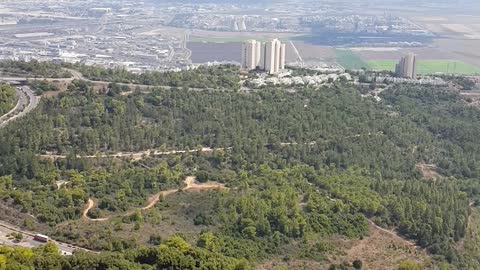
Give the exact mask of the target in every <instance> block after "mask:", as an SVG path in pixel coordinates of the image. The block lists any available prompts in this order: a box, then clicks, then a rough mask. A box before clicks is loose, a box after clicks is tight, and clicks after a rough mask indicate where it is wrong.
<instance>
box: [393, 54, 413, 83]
mask: <svg viewBox="0 0 480 270" xmlns="http://www.w3.org/2000/svg"><path fill="white" fill-rule="evenodd" d="M395 76H396V77H399V78H407V79H414V78H415V77H416V76H417V57H416V56H415V54H413V53H409V54H408V55H406V56H404V57H402V58H401V59H400V62H398V64H396V65H395Z"/></svg>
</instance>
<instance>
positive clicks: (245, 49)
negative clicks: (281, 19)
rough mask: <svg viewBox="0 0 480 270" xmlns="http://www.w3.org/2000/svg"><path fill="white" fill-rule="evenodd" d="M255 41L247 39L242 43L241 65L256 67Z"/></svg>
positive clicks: (249, 67)
mask: <svg viewBox="0 0 480 270" xmlns="http://www.w3.org/2000/svg"><path fill="white" fill-rule="evenodd" d="M257 51H258V50H257V41H255V40H249V41H247V42H244V43H243V44H242V67H243V68H246V69H256V68H257V64H258V59H259V58H260V56H259V55H258V56H257V53H258V52H257Z"/></svg>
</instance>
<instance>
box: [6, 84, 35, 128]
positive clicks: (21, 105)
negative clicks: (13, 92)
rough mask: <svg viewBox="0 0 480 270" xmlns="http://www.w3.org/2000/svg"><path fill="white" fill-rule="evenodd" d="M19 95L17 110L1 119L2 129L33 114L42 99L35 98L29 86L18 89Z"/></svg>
mask: <svg viewBox="0 0 480 270" xmlns="http://www.w3.org/2000/svg"><path fill="white" fill-rule="evenodd" d="M17 95H18V97H19V99H18V103H17V106H16V110H15V111H13V112H10V113H8V114H6V115H3V116H2V117H1V118H0V128H3V127H5V126H6V125H7V124H9V123H10V122H12V121H15V120H16V119H18V118H20V117H23V116H25V115H26V114H27V113H29V112H31V111H32V110H33V109H35V108H36V107H37V106H38V103H39V101H40V97H37V96H35V94H34V93H33V91H32V89H30V87H28V86H22V87H17Z"/></svg>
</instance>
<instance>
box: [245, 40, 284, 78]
mask: <svg viewBox="0 0 480 270" xmlns="http://www.w3.org/2000/svg"><path fill="white" fill-rule="evenodd" d="M285 53H286V45H285V44H282V43H281V42H280V41H279V40H278V39H273V40H271V41H268V42H265V43H261V42H258V41H255V40H249V41H247V42H245V43H243V44H242V67H243V68H245V69H248V70H252V69H259V70H263V71H265V72H268V73H270V74H276V73H278V72H279V71H280V70H283V69H285Z"/></svg>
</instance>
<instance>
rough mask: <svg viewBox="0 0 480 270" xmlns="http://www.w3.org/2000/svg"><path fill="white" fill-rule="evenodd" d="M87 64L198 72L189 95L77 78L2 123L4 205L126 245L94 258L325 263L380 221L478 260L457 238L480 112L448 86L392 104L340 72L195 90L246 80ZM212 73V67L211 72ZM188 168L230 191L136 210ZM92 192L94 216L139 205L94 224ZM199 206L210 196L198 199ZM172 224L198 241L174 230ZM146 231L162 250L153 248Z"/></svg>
mask: <svg viewBox="0 0 480 270" xmlns="http://www.w3.org/2000/svg"><path fill="white" fill-rule="evenodd" d="M82 68H83V70H82V72H83V73H84V74H85V75H86V76H88V77H89V78H91V79H102V80H112V81H116V82H140V83H144V84H152V85H161V84H169V83H171V82H172V81H175V80H177V79H178V80H180V81H185V80H186V79H188V84H183V85H182V84H170V85H172V86H178V87H183V88H184V89H177V88H172V89H162V88H156V89H153V90H152V91H151V92H149V93H141V92H138V93H133V94H130V95H119V94H118V93H117V92H115V91H113V90H112V89H110V91H111V92H108V93H106V94H104V93H98V92H96V91H94V89H93V87H92V86H91V85H90V84H88V83H85V82H81V81H75V82H73V83H72V84H71V85H70V87H69V90H68V91H66V92H64V93H60V94H59V95H58V96H56V97H50V98H43V99H42V102H41V104H40V105H39V107H38V108H37V109H36V111H35V113H32V114H29V115H28V116H26V117H25V118H22V119H20V120H19V121H16V122H14V123H12V124H10V125H8V126H7V127H5V128H3V129H1V130H0V141H2V142H4V143H2V144H0V164H1V166H0V176H1V177H0V198H1V199H2V200H3V202H4V204H5V205H8V206H9V207H11V208H12V209H14V210H15V211H18V212H21V213H28V214H31V215H33V216H34V217H35V220H33V221H28V220H27V221H28V222H27V221H24V220H22V221H20V222H19V223H24V224H23V225H25V224H26V223H31V222H33V223H35V224H37V225H43V226H46V227H47V228H48V229H47V230H48V232H49V233H50V234H51V235H53V236H54V237H56V238H58V239H60V240H63V241H67V242H72V243H76V244H81V245H83V246H86V247H90V248H93V249H97V250H109V251H115V252H119V253H116V254H113V253H112V254H110V253H107V254H102V255H98V256H94V257H92V259H91V260H92V261H94V262H93V263H100V261H101V260H107V261H109V262H108V263H107V262H102V263H106V264H107V265H110V264H109V263H110V260H113V259H112V257H109V256H113V257H114V258H118V260H116V262H115V263H117V262H118V263H122V264H123V263H124V265H125V266H115V265H116V264H114V262H111V263H113V265H114V266H112V267H117V268H119V269H124V268H122V267H132V268H128V269H136V268H134V267H138V264H143V266H142V267H144V268H143V269H150V268H148V267H154V268H157V269H164V268H169V267H170V269H196V268H190V267H191V266H190V265H195V267H200V268H201V265H204V264H206V265H208V266H205V267H204V268H206V269H215V268H214V267H213V266H212V265H213V264H215V265H220V266H217V269H248V268H245V267H249V265H250V264H247V263H245V260H247V261H249V262H251V263H252V264H255V263H256V262H258V261H261V260H264V259H268V258H272V256H283V257H288V256H291V257H293V258H303V259H308V260H314V261H325V260H326V258H328V256H329V255H330V254H331V253H335V252H336V250H335V247H334V246H331V245H329V244H328V239H329V238H331V237H333V236H341V237H343V238H345V239H358V238H362V237H365V236H367V235H368V228H369V220H368V219H370V220H373V221H374V222H375V223H376V224H378V225H381V226H384V227H386V228H390V229H394V230H397V231H398V233H400V234H401V235H402V236H404V237H406V238H408V239H412V240H413V241H415V242H416V243H417V244H418V245H419V246H421V247H422V248H425V249H426V250H428V251H429V252H430V253H431V254H434V255H435V256H434V257H435V259H436V261H437V262H439V263H440V262H447V263H449V264H451V266H452V267H457V268H458V269H465V267H466V266H467V265H468V262H469V261H470V257H469V256H470V255H468V254H464V253H462V252H461V251H459V249H457V248H456V246H457V244H458V243H460V242H461V241H462V239H464V237H465V236H466V235H468V234H467V233H468V223H469V222H468V221H469V220H470V218H469V215H470V210H469V206H470V204H471V202H472V201H475V200H476V199H478V195H479V193H480V183H479V182H478V180H477V179H478V177H479V173H480V169H479V164H478V161H479V160H480V156H479V155H480V151H479V150H480V149H479V147H480V146H479V143H478V142H477V140H476V137H477V136H476V135H477V134H479V133H480V130H479V129H480V111H479V110H478V109H476V108H473V107H469V106H466V105H465V103H464V102H463V101H462V100H461V98H460V97H459V96H458V95H457V94H455V93H452V92H450V91H449V90H448V89H447V88H430V87H423V86H403V85H397V86H394V87H391V88H389V89H388V90H387V91H385V92H384V93H383V94H382V101H380V102H377V101H375V100H374V99H370V98H365V97H362V96H361V94H360V93H359V91H358V89H357V87H356V86H352V85H349V84H344V83H340V82H339V83H337V84H335V85H333V86H331V87H323V88H319V89H314V88H310V87H302V88H296V89H294V91H291V90H292V89H290V91H283V90H280V89H270V88H268V87H267V88H266V89H264V90H262V91H261V92H251V93H245V92H236V91H218V90H217V91H215V90H213V89H209V90H207V89H204V90H203V91H198V89H193V90H192V89H190V90H189V89H188V88H189V87H191V88H229V89H231V87H233V86H232V85H233V84H236V83H238V82H235V80H233V78H234V77H235V76H236V75H234V74H236V73H235V72H236V71H235V70H234V68H233V67H228V66H227V67H221V68H218V69H208V68H205V69H200V70H196V71H187V72H184V73H178V74H173V73H172V74H170V73H164V74H160V73H159V74H156V73H155V74H146V75H132V74H124V73H122V71H118V70H102V69H96V68H90V67H82ZM222 70H223V71H222ZM217 72H223V73H222V74H223V75H219V74H217ZM200 74H204V75H205V74H207V75H206V77H202V79H201V80H200V81H196V78H197V77H198V76H202V75H200ZM222 76H227V77H230V78H231V79H232V80H230V79H227V80H226V81H224V79H225V78H227V77H222ZM205 78H207V79H205ZM208 78H215V79H214V80H210V79H208ZM148 80H152V81H151V83H149V81H148ZM204 80H208V82H205V84H203V82H204ZM209 84H211V85H209ZM200 147H211V148H214V149H217V150H215V151H212V152H206V153H188V152H187V153H182V154H177V155H168V156H157V157H154V156H151V157H148V156H145V157H143V159H141V160H136V161H131V160H129V159H128V158H124V159H123V160H122V159H114V158H82V157H81V156H84V155H95V154H105V153H117V152H135V151H143V150H148V149H156V150H163V151H166V150H187V149H195V148H200ZM40 154H44V155H47V156H48V155H49V154H61V155H65V156H66V158H65V159H58V160H57V159H48V158H45V157H43V158H41V157H40V156H39V155H40ZM418 164H433V165H435V166H436V167H435V168H436V170H437V171H438V173H439V174H441V175H443V176H445V178H440V179H436V181H426V180H423V179H422V175H421V173H420V172H419V171H418V170H417V165H418ZM189 175H195V176H196V177H197V179H198V180H199V181H204V182H205V181H208V180H213V181H218V182H222V183H225V184H226V185H227V187H228V188H229V190H224V191H211V192H207V193H205V194H203V195H195V194H189V193H188V192H178V194H175V196H171V197H169V198H161V199H160V200H159V201H160V202H159V203H158V205H157V206H155V207H154V208H153V209H151V210H148V211H133V210H134V209H139V208H141V207H142V206H143V205H144V204H145V201H146V199H147V198H148V197H150V196H151V195H153V194H156V193H158V192H159V191H162V190H169V189H172V188H173V189H175V188H181V187H182V182H183V179H184V178H185V177H186V176H189ZM59 183H62V184H60V185H59ZM89 198H93V199H95V201H96V206H95V208H94V209H92V210H91V211H90V212H89V215H90V217H92V218H98V217H107V216H112V215H117V216H119V215H121V214H123V213H134V214H132V215H131V216H126V217H122V218H114V219H113V220H111V221H108V222H106V223H105V224H104V225H102V224H100V223H99V225H98V226H93V227H95V228H92V226H89V227H90V228H86V226H84V223H81V222H86V221H80V219H81V216H82V210H83V208H84V206H85V203H86V202H87V200H88V199H89ZM182 198H183V199H184V201H181V200H182ZM195 200H198V202H199V205H201V206H199V207H196V208H194V207H191V206H190V204H191V202H190V201H195ZM175 211H176V212H175ZM172 213H173V214H172ZM82 226H83V227H84V228H82ZM159 226H163V227H162V228H169V229H171V230H172V231H175V232H179V231H180V232H181V233H184V235H182V237H181V238H179V235H178V233H170V235H168V234H165V235H161V236H159V235H157V234H156V233H155V228H158V227H159ZM172 228H173V229H172ZM89 230H94V231H89ZM122 232H123V233H125V234H124V235H125V236H120V235H122ZM147 235H148V236H147ZM172 235H173V238H172ZM146 237H147V238H148V237H149V239H148V243H150V244H153V245H155V246H156V247H148V248H140V249H139V248H138V245H139V244H144V243H145V242H146V241H147V240H145V239H144V238H146ZM142 239H143V240H142ZM161 239H169V240H164V241H162V240H161ZM172 239H173V240H172ZM142 241H143V242H142ZM172 245H173V247H174V248H172ZM187 246H188V247H187ZM89 256H90V255H89ZM165 256H167V257H165ZM168 256H172V257H168ZM34 257H35V256H33V257H32V258H34ZM86 258H87V255H85V254H78V255H76V256H74V257H70V258H66V259H62V260H61V264H62V265H63V264H67V263H70V264H71V265H72V267H73V266H74V265H75V263H77V261H76V260H78V263H79V264H83V263H84V262H80V261H81V260H83V259H85V260H87V259H86ZM212 258H216V259H218V261H217V260H213V259H212ZM95 260H100V261H97V262H95ZM212 260H213V261H212ZM29 263H30V264H29V265H32V264H31V263H33V264H34V263H35V259H33V261H30V262H29ZM172 265H173V266H172ZM198 265H200V266H198ZM182 267H183V268H182ZM218 267H220V268H218ZM231 267H233V268H231ZM235 267H237V268H235ZM238 267H244V268H238ZM40 269H41V268H40ZM52 269H53V268H52ZM60 269H61V268H60ZM74 269H86V268H81V267H79V268H75V267H74ZM453 269H454V268H453Z"/></svg>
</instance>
